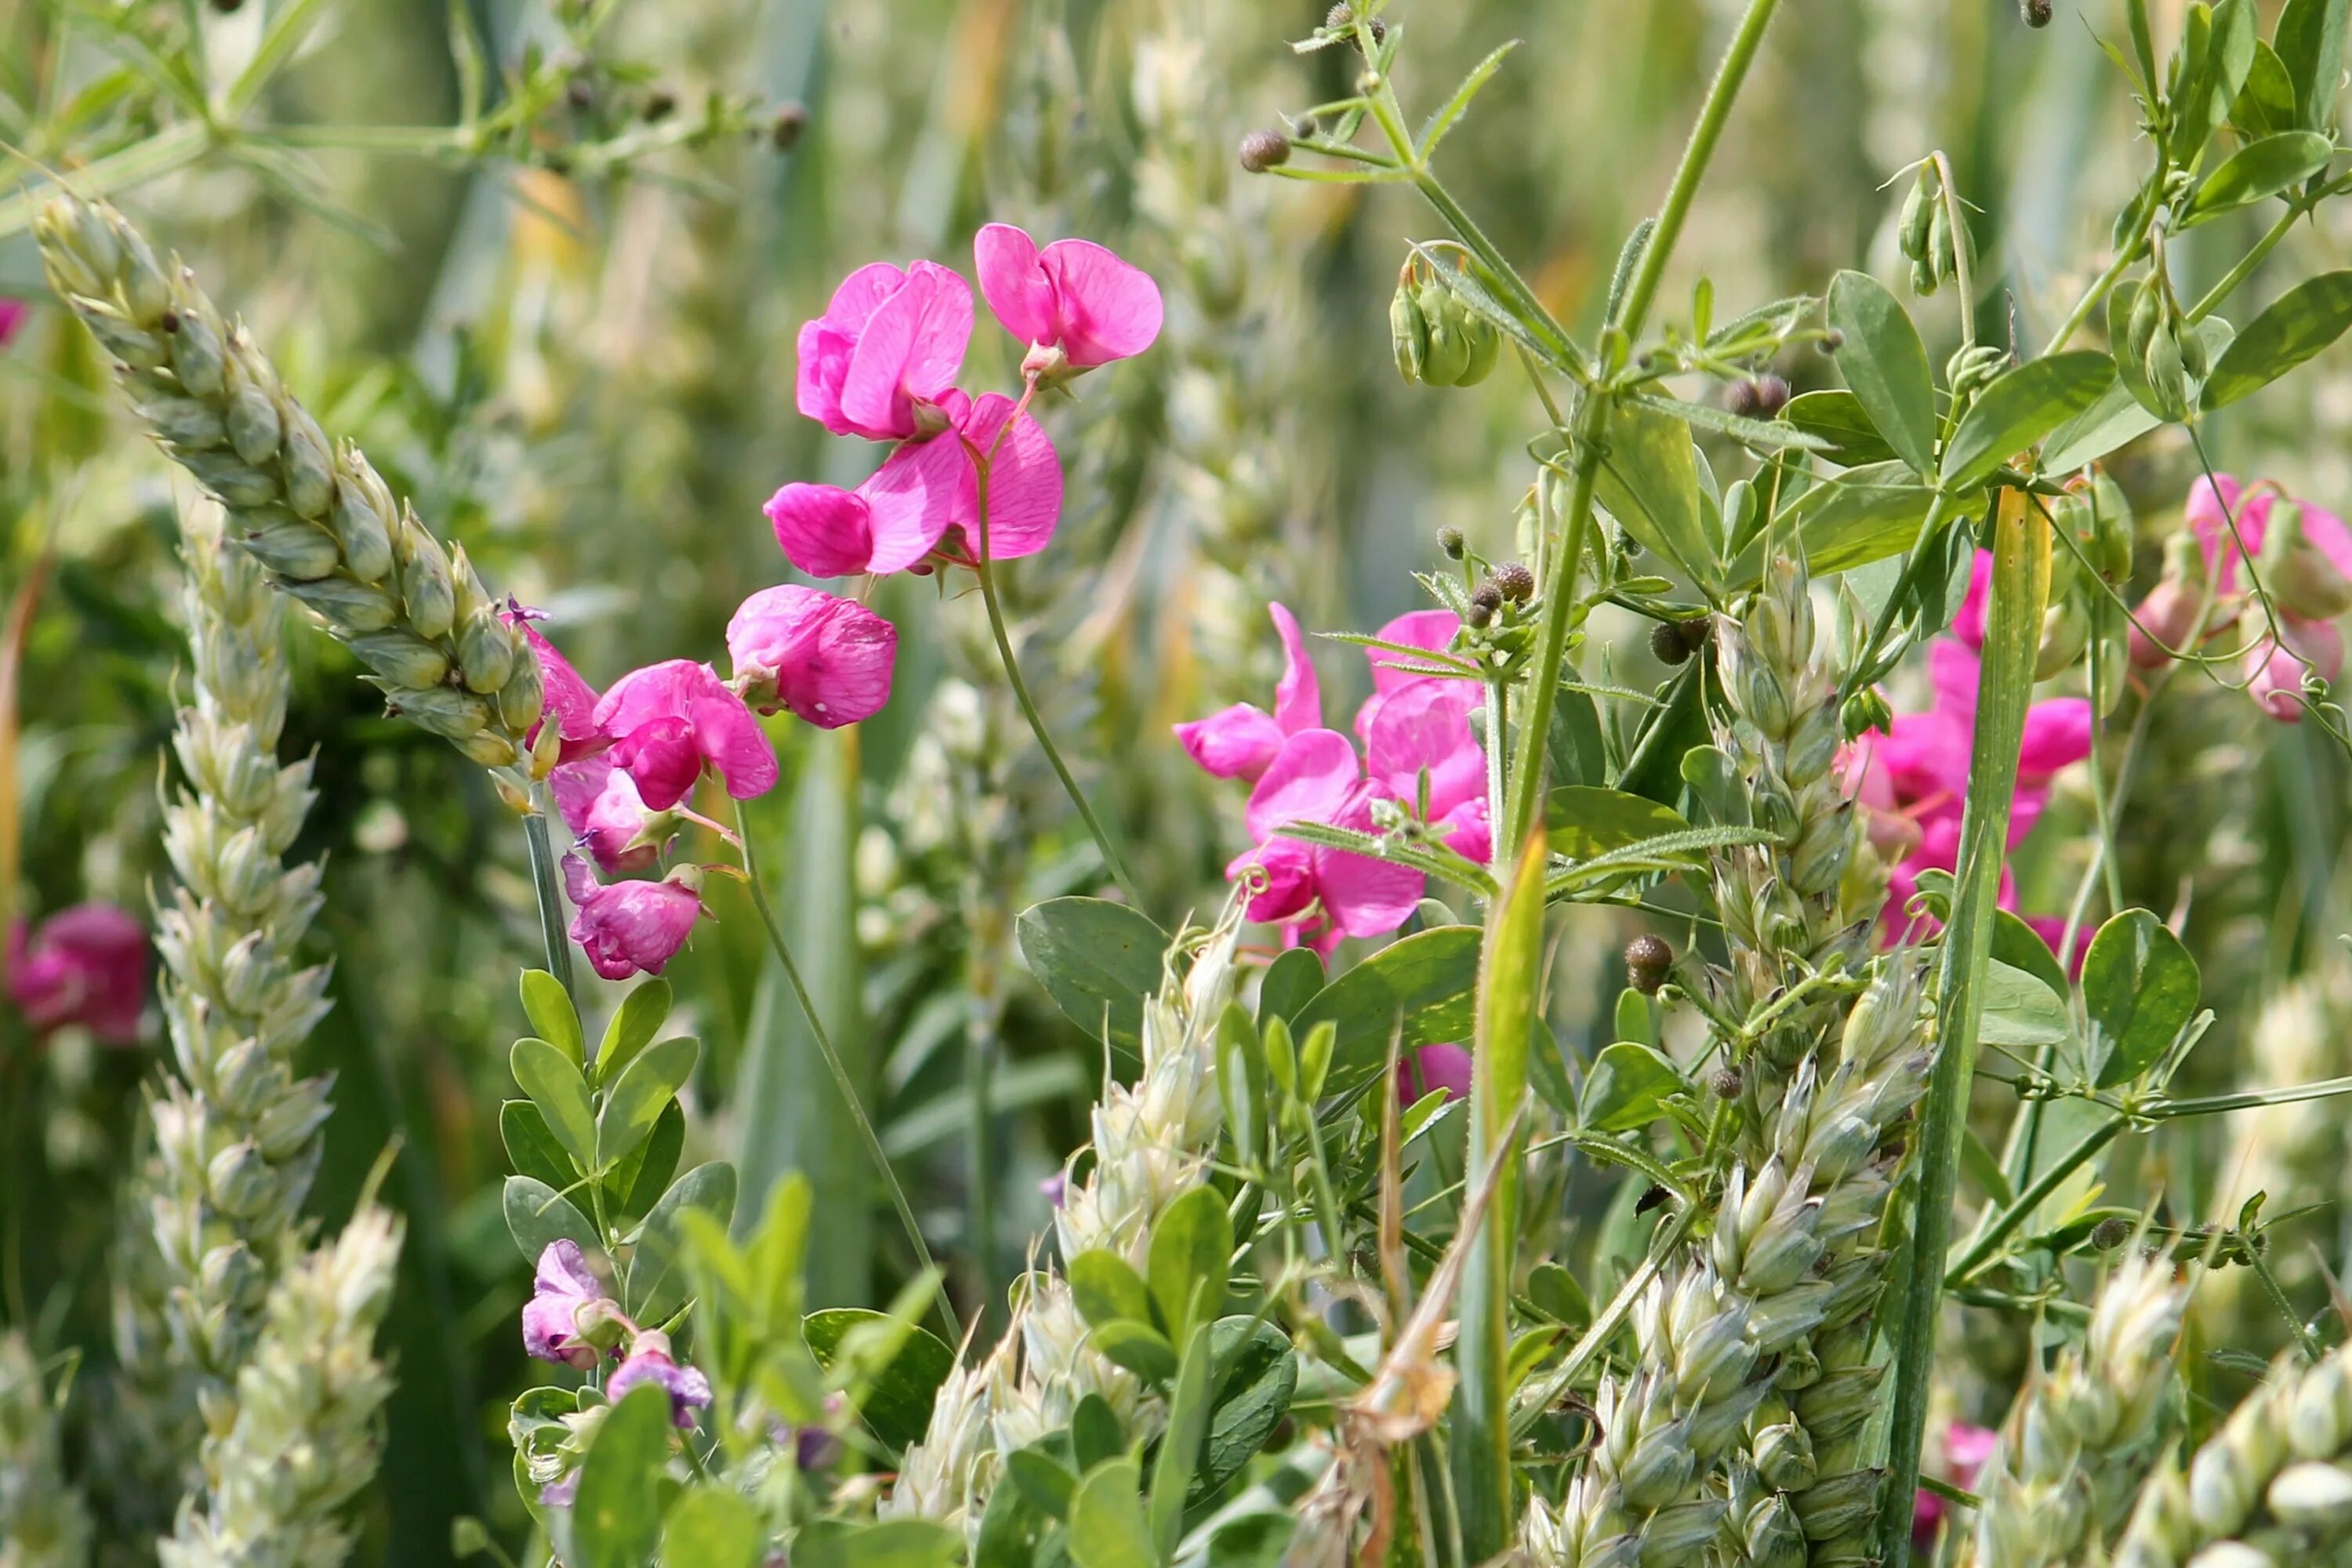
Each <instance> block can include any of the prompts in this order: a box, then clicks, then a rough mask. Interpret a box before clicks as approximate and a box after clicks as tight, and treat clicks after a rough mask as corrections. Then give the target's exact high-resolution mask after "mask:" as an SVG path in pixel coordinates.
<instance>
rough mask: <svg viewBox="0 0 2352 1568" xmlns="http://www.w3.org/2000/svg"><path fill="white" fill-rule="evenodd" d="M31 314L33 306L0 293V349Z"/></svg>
mask: <svg viewBox="0 0 2352 1568" xmlns="http://www.w3.org/2000/svg"><path fill="white" fill-rule="evenodd" d="M32 314H33V308H32V307H31V306H30V305H27V304H26V303H25V301H23V300H12V299H10V298H8V297H7V296H6V295H5V294H0V349H5V348H6V347H7V346H8V340H9V339H11V338H13V337H15V336H16V332H17V331H18V329H20V328H22V327H23V326H24V324H25V323H26V321H28V320H30V319H31V317H32Z"/></svg>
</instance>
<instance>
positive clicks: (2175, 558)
mask: <svg viewBox="0 0 2352 1568" xmlns="http://www.w3.org/2000/svg"><path fill="white" fill-rule="evenodd" d="M2204 604H2205V557H2204V554H2203V552H2201V551H2200V549H2199V547H2198V543H2197V540H2196V537H2195V535H2193V534H2189V533H2179V534H2175V535H2174V536H2173V537H2172V538H2171V539H2169V540H2168V541H2167V542H2165V547H2164V575H2163V576H2162V577H2161V578H2159V579H2158V582H2157V584H2156V586H2155V587H2153V588H2151V589H2149V590H2148V592H2147V597H2146V598H2145V599H2142V600H2141V601H2140V602H2139V605H2138V606H2137V608H2136V609H2134V610H2133V611H2132V621H2133V625H2132V627H2131V631H2130V637H2129V641H2130V648H2131V661H2132V663H2133V664H2134V665H2135V666H2136V667H2137V668H2141V669H2154V668H2157V667H2158V665H2161V664H2162V663H2164V661H2165V660H2167V659H2168V658H2171V657H2172V651H2171V650H2173V649H2178V648H2180V647H2181V646H2182V645H2183V644H2185V643H2186V642H2187V641H2188V640H2189V636H2190V635H2191V634H2192V633H2193V632H2195V630H2196V629H2197V617H2198V615H2199V612H2200V610H2202V609H2203V607H2204ZM2143 628H2145V629H2143Z"/></svg>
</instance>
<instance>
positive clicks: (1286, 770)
mask: <svg viewBox="0 0 2352 1568" xmlns="http://www.w3.org/2000/svg"><path fill="white" fill-rule="evenodd" d="M1362 778H1363V770H1362V769H1361V768H1360V766H1359V765H1358V764H1357V762H1356V748H1355V747H1354V746H1353V745H1352V744H1350V743H1349V740H1348V737H1347V736H1345V735H1342V734H1340V733H1339V731H1335V730H1302V731H1299V732H1298V733H1297V734H1296V735H1293V736H1291V737H1290V738H1289V739H1288V740H1286V741H1285V742H1283V744H1282V750H1281V752H1279V753H1278V754H1276V757H1275V759H1274V761H1273V762H1272V763H1269V764H1268V765H1267V767H1266V770H1265V774H1264V775H1263V776H1262V777H1260V778H1259V780H1258V781H1257V787H1256V788H1255V789H1254V790H1252V791H1251V792H1250V798H1249V814H1248V821H1249V832H1250V837H1251V838H1253V839H1255V841H1256V842H1258V843H1260V844H1263V843H1265V841H1266V840H1267V839H1269V838H1271V837H1274V830H1275V829H1276V828H1277V827H1280V826H1283V824H1285V823H1288V822H1332V821H1336V820H1337V819H1338V817H1339V813H1340V810H1341V809H1342V808H1343V807H1344V806H1346V805H1347V804H1348V798H1349V795H1350V794H1351V793H1353V791H1354V790H1355V788H1356V785H1357V784H1359V783H1360V782H1361V780H1362Z"/></svg>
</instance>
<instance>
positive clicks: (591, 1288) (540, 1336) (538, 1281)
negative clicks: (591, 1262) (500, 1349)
mask: <svg viewBox="0 0 2352 1568" xmlns="http://www.w3.org/2000/svg"><path fill="white" fill-rule="evenodd" d="M613 1307H614V1300H613V1298H612V1294H611V1293H610V1292H609V1291H607V1290H606V1289H604V1282H603V1281H602V1280H600V1279H597V1278H596V1276H595V1275H594V1274H593V1273H591V1272H590V1271H589V1268H588V1259H587V1258H586V1257H585V1256H584V1255H583V1253H582V1252H581V1250H580V1244H579V1243H578V1242H576V1241H569V1240H560V1241H551V1242H549V1243H548V1244H547V1247H546V1250H544V1251H542V1252H541V1254H540V1255H539V1271H538V1274H537V1276H536V1278H535V1279H533V1281H532V1288H531V1297H530V1300H529V1301H527V1302H525V1303H524V1304H523V1309H522V1348H523V1349H524V1350H526V1351H528V1352H530V1353H531V1354H532V1355H534V1356H537V1357H538V1358H539V1359H540V1360H541V1361H551V1362H556V1363H561V1364H562V1365H564V1366H570V1367H576V1368H578V1369H579V1370H580V1371H582V1372H585V1371H587V1370H588V1369H589V1368H590V1367H592V1366H594V1365H595V1364H596V1363H598V1362H599V1361H601V1360H603V1359H604V1350H603V1349H602V1348H601V1347H599V1346H598V1345H597V1344H596V1343H594V1342H593V1339H594V1338H601V1337H603V1336H602V1335H600V1334H598V1333H597V1329H598V1327H599V1326H601V1325H605V1324H612V1323H613V1319H612V1318H610V1317H609V1316H605V1315H604V1314H606V1313H608V1312H609V1311H610V1310H612V1308H613ZM583 1310H590V1311H593V1313H594V1314H595V1317H594V1319H593V1321H583ZM615 1326H616V1325H615ZM592 1336H593V1337H592ZM608 1343H609V1341H608Z"/></svg>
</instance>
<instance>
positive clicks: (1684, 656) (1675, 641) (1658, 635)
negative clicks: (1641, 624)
mask: <svg viewBox="0 0 2352 1568" xmlns="http://www.w3.org/2000/svg"><path fill="white" fill-rule="evenodd" d="M1650 652H1651V653H1652V654H1654V656H1656V658H1657V660H1658V662H1659V663H1660V664H1682V663H1685V662H1686V661H1687V660H1688V659H1689V658H1690V656H1691V649H1690V644H1688V643H1686V642H1685V641H1683V623H1681V622H1679V621H1660V622H1659V623H1658V624H1657V625H1656V626H1652V627H1651V628H1650Z"/></svg>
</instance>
